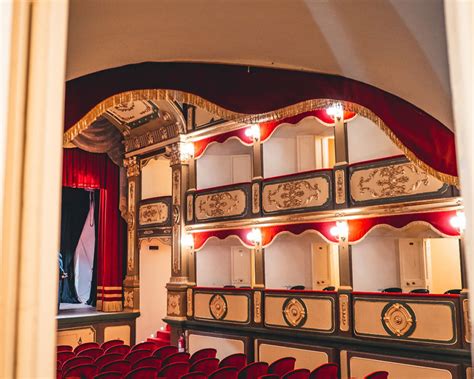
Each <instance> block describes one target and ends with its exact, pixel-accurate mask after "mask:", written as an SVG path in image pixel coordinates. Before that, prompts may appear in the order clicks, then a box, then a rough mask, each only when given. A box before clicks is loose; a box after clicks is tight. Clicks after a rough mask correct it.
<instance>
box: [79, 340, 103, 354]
mask: <svg viewBox="0 0 474 379" xmlns="http://www.w3.org/2000/svg"><path fill="white" fill-rule="evenodd" d="M94 347H99V344H98V343H97V342H85V343H82V344H80V345H77V346H76V348H75V349H74V354H76V355H77V354H79V353H80V352H81V351H83V350H87V349H92V348H94Z"/></svg>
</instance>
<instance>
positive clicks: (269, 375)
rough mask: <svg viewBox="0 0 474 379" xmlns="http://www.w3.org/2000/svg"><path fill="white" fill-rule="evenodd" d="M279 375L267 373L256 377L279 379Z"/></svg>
mask: <svg viewBox="0 0 474 379" xmlns="http://www.w3.org/2000/svg"><path fill="white" fill-rule="evenodd" d="M280 378H281V376H280V375H277V374H267V375H262V376H259V377H258V379H280Z"/></svg>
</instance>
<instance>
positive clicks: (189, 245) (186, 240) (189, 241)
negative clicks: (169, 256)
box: [181, 234, 194, 249]
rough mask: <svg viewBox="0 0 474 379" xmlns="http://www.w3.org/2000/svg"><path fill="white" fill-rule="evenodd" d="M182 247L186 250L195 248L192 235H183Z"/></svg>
mask: <svg viewBox="0 0 474 379" xmlns="http://www.w3.org/2000/svg"><path fill="white" fill-rule="evenodd" d="M181 247H183V248H185V249H193V248H194V237H193V235H192V234H183V235H182V236H181Z"/></svg>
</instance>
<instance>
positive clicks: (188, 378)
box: [180, 372, 207, 379]
mask: <svg viewBox="0 0 474 379" xmlns="http://www.w3.org/2000/svg"><path fill="white" fill-rule="evenodd" d="M180 379H207V375H206V374H204V373H203V372H190V373H189V374H186V375H183V376H182V377H181V378H180Z"/></svg>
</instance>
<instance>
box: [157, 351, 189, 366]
mask: <svg viewBox="0 0 474 379" xmlns="http://www.w3.org/2000/svg"><path fill="white" fill-rule="evenodd" d="M178 362H189V353H184V352H182V353H174V354H171V355H169V356H168V357H166V358H165V359H163V367H165V366H168V365H170V364H171V363H178Z"/></svg>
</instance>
